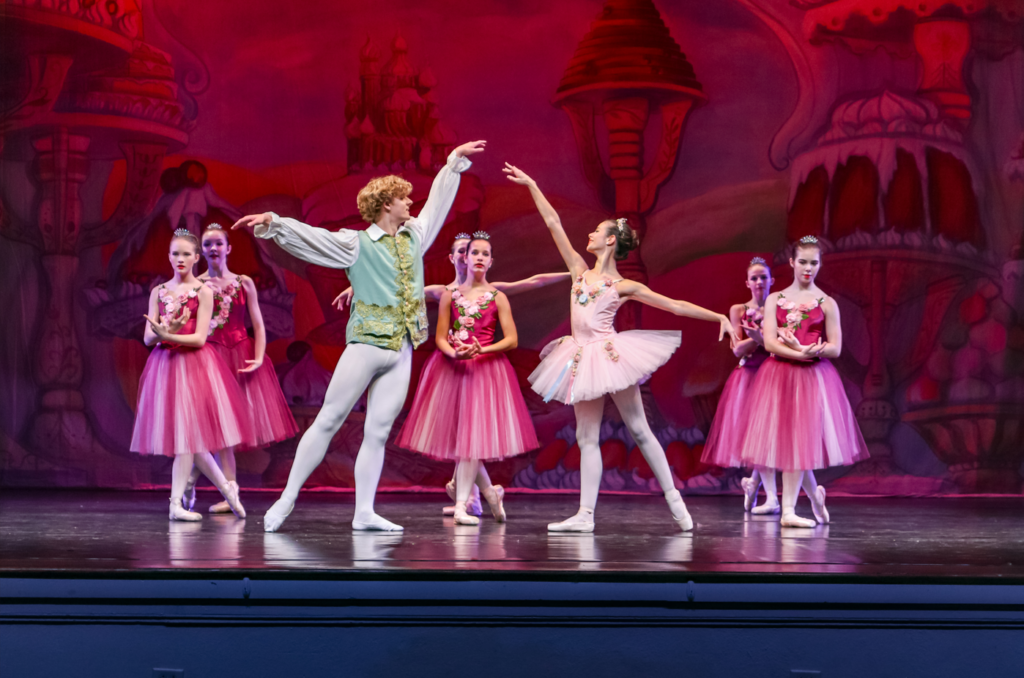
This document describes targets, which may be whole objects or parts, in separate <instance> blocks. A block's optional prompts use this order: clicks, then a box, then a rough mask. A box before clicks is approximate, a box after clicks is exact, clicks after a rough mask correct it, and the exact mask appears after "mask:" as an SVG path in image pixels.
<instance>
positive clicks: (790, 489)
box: [781, 471, 817, 527]
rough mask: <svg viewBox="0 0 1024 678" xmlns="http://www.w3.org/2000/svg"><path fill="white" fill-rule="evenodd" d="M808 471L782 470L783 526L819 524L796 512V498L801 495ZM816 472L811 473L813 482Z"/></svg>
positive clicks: (811, 525) (812, 525)
mask: <svg viewBox="0 0 1024 678" xmlns="http://www.w3.org/2000/svg"><path fill="white" fill-rule="evenodd" d="M806 473H808V472H807V471H783V472H782V520H781V524H782V526H783V527H814V526H816V525H817V523H816V522H814V521H813V520H808V519H807V518H801V517H800V516H798V515H797V514H796V500H797V497H799V495H800V486H801V485H802V484H803V483H804V481H805V474H806ZM813 478H814V474H813V473H811V479H812V480H811V482H814V481H813Z"/></svg>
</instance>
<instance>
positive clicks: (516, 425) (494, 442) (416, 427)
mask: <svg viewBox="0 0 1024 678" xmlns="http://www.w3.org/2000/svg"><path fill="white" fill-rule="evenodd" d="M395 443H396V444H397V445H398V446H399V447H404V448H406V449H409V450H415V451H416V452H420V453H422V454H426V455H428V456H431V457H434V458H437V459H452V460H454V459H481V460H488V461H489V460H493V459H504V458H505V457H514V456H516V455H517V454H522V453H524V452H529V451H530V450H533V449H536V448H538V447H540V443H538V442H537V433H536V431H534V428H533V420H531V419H530V413H529V411H528V410H527V409H526V402H525V401H524V400H523V394H522V392H521V391H520V389H519V382H518V381H517V380H516V374H515V371H514V370H513V369H512V365H511V364H510V363H509V361H508V358H506V357H505V356H504V355H501V354H487V355H482V356H478V357H476V358H473V359H472V360H453V359H451V358H448V357H447V356H445V355H444V354H443V353H441V352H440V351H437V352H435V353H434V354H433V355H432V356H430V358H429V359H428V360H427V363H426V364H425V365H424V366H423V372H422V373H421V375H420V383H419V387H418V388H417V389H416V397H415V398H414V399H413V403H412V408H411V409H410V410H409V416H408V417H407V418H406V420H405V425H404V426H402V430H401V431H400V432H399V434H398V439H397V440H396V441H395Z"/></svg>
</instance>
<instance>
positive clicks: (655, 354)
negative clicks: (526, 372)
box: [530, 330, 682, 405]
mask: <svg viewBox="0 0 1024 678" xmlns="http://www.w3.org/2000/svg"><path fill="white" fill-rule="evenodd" d="M681 343H682V335H681V333H680V332H676V331H669V330H628V331H626V332H618V333H616V334H612V335H610V336H608V337H605V338H604V339H598V340H596V341H592V342H590V343H588V344H584V345H582V346H580V345H579V344H577V343H576V341H575V340H574V339H573V338H572V337H562V338H561V339H556V340H555V341H553V342H551V343H550V344H548V345H547V346H545V347H544V350H543V351H541V354H540V357H541V363H540V365H538V366H537V369H535V370H534V371H533V374H531V375H530V384H531V386H532V387H533V390H534V391H536V392H537V393H539V394H540V395H541V396H542V397H543V398H544V400H545V402H547V401H551V400H557V401H558V402H560V403H565V404H567V405H571V404H573V403H578V402H582V401H584V400H594V399H595V398H600V397H601V396H603V395H605V394H607V393H616V392H618V391H621V390H623V389H625V388H629V387H630V386H633V385H634V384H639V383H642V382H643V381H646V380H647V379H648V378H650V376H651V374H653V373H654V371H655V370H657V369H658V368H659V367H661V366H662V365H664V364H665V363H666V362H668V359H669V358H671V357H672V354H673V353H675V351H676V349H677V348H679V345H680V344H681Z"/></svg>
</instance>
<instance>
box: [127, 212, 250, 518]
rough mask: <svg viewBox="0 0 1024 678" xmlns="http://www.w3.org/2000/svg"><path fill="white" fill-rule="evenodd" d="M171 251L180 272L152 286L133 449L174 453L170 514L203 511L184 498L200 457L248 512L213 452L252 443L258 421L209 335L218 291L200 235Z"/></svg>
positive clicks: (180, 237)
mask: <svg viewBox="0 0 1024 678" xmlns="http://www.w3.org/2000/svg"><path fill="white" fill-rule="evenodd" d="M169 258H170V261H171V264H172V265H173V266H174V277H173V278H172V279H171V280H169V281H168V282H166V283H164V284H163V285H160V286H158V287H155V288H153V292H152V294H150V297H149V314H148V315H146V316H145V318H146V321H147V326H146V331H145V342H146V345H147V346H152V345H153V344H157V346H156V348H154V349H153V352H152V353H150V354H149V359H148V360H147V361H146V368H145V369H144V370H143V372H142V378H141V380H140V382H139V400H138V407H137V408H136V412H135V430H134V431H133V432H132V443H131V450H132V451H133V452H138V453H140V454H162V455H165V456H168V457H173V458H174V465H173V466H172V470H171V508H170V516H169V517H170V519H171V520H188V521H195V520H201V519H202V516H201V515H200V514H198V513H193V512H192V511H188V510H186V509H185V507H184V506H182V496H183V495H184V493H185V486H186V484H187V483H188V480H189V476H190V475H191V473H192V465H193V463H195V465H196V466H198V467H199V469H200V470H201V471H202V472H203V474H204V475H205V476H206V477H207V478H209V479H210V480H211V481H213V484H214V485H215V486H216V487H217V489H218V490H220V492H221V494H223V495H224V498H225V499H226V500H227V502H228V506H229V507H230V508H231V510H232V511H233V512H234V513H235V515H237V516H238V517H239V518H244V517H245V509H244V508H242V503H241V502H240V501H239V500H238V485H236V484H234V483H229V482H228V481H227V479H226V478H225V477H224V474H223V473H221V470H220V468H219V467H218V466H217V464H216V462H214V460H213V456H212V455H211V454H210V452H211V451H212V450H223V449H228V448H232V447H236V446H239V445H251V444H253V443H254V442H255V440H254V439H253V435H252V421H251V419H250V417H249V412H248V409H247V407H246V404H245V397H244V396H243V395H242V392H241V390H240V389H239V387H238V382H237V381H236V380H235V376H234V374H233V373H232V372H231V370H230V368H228V366H227V365H226V364H225V363H224V361H223V360H222V359H221V357H220V356H219V355H218V353H217V351H216V350H215V349H213V348H212V347H211V346H209V345H208V344H207V343H206V338H207V335H208V333H209V330H210V318H211V316H212V315H213V291H212V290H210V289H209V288H208V287H206V286H205V285H203V283H201V282H200V281H199V279H198V278H196V277H195V275H193V273H192V268H193V267H194V266H195V264H196V262H198V261H199V241H198V240H197V239H196V237H195V236H194V235H192V234H191V233H190V232H189V231H187V230H186V229H178V230H177V231H175V232H174V238H172V239H171V248H170V257H169ZM158 342H159V343H158Z"/></svg>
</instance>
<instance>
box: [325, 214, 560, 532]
mask: <svg viewBox="0 0 1024 678" xmlns="http://www.w3.org/2000/svg"><path fill="white" fill-rule="evenodd" d="M471 239H472V238H470V236H469V234H468V233H458V234H456V236H455V240H453V241H452V247H451V251H450V252H449V253H448V261H450V262H452V266H453V267H454V268H455V280H453V281H452V282H450V283H449V284H447V285H427V286H426V287H424V288H423V298H424V299H425V300H426V302H427V303H428V304H429V303H437V302H438V301H440V300H441V297H442V296H443V295H444V293H445V292H446V291H447V292H453V291H454V290H456V289H457V288H458V287H460V286H461V285H464V284H465V283H466V281H467V280H468V279H469V267H468V264H467V262H466V250H467V249H468V248H469V241H470V240H471ZM568 279H569V273H567V272H566V273H538V274H537V275H534V276H530V277H529V278H526V279H524V280H517V281H516V282H510V283H507V282H492V283H490V285H491V287H493V288H494V289H496V290H498V291H499V292H504V293H505V296H509V297H511V296H513V295H516V294H519V293H521V292H529V291H532V290H537V289H540V288H542V287H547V286H548V285H551V284H553V283H556V282H559V281H562V280H568ZM351 299H352V288H351V287H349V288H348V289H346V290H345V291H344V292H342V293H341V294H339V295H338V296H337V297H335V299H334V305H335V307H337V309H338V310H339V311H344V310H345V307H346V306H347V305H348V304H349V303H350V301H351ZM477 477H478V478H479V479H480V482H479V483H477V484H475V485H473V489H472V491H471V492H470V495H469V500H468V501H467V502H466V512H467V513H469V514H470V515H474V516H479V515H482V514H483V506H482V505H481V503H480V491H481V490H482V489H486V488H488V487H490V486H491V478H490V476H489V475H488V473H487V469H486V468H485V467H484V466H483V465H482V464H481V466H480V472H479V474H478V475H477ZM445 491H447V493H448V497H449V498H451V500H452V501H455V476H454V475H452V479H451V480H450V481H448V484H447V485H445ZM442 513H443V514H444V515H446V516H451V515H454V514H455V507H454V506H445V507H444V508H443V509H442Z"/></svg>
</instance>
